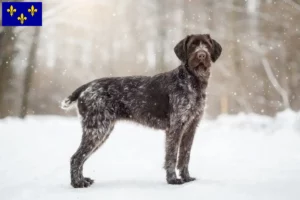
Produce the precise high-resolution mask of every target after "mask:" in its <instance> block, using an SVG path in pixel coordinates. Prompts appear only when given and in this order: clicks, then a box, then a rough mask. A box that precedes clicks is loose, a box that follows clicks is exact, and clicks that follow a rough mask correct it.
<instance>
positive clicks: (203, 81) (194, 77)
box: [181, 63, 210, 88]
mask: <svg viewBox="0 0 300 200" xmlns="http://www.w3.org/2000/svg"><path fill="white" fill-rule="evenodd" d="M181 66H182V69H183V70H184V71H185V72H186V73H187V75H188V76H189V79H190V80H191V81H192V82H193V84H200V85H202V86H205V88H206V87H207V84H208V79H209V77H210V67H209V68H206V69H203V68H199V69H198V70H197V71H196V70H195V71H192V70H190V68H189V67H188V66H187V63H182V64H181Z"/></svg>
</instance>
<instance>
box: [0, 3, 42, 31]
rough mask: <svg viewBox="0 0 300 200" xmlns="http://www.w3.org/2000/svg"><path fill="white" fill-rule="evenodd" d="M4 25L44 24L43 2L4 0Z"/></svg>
mask: <svg viewBox="0 0 300 200" xmlns="http://www.w3.org/2000/svg"><path fill="white" fill-rule="evenodd" d="M2 26H42V2H2Z"/></svg>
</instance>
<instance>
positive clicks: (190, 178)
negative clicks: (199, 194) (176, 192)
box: [182, 177, 196, 183]
mask: <svg viewBox="0 0 300 200" xmlns="http://www.w3.org/2000/svg"><path fill="white" fill-rule="evenodd" d="M182 180H183V182H185V183H187V182H192V181H195V180H196V178H194V177H183V178H182Z"/></svg>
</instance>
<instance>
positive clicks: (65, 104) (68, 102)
mask: <svg viewBox="0 0 300 200" xmlns="http://www.w3.org/2000/svg"><path fill="white" fill-rule="evenodd" d="M89 85H90V83H87V84H84V85H82V86H80V87H79V88H77V89H76V90H75V91H74V92H73V93H72V94H71V95H70V96H69V97H67V98H65V99H64V100H63V101H62V102H61V106H60V107H61V108H62V109H64V110H68V109H71V108H72V107H73V105H74V104H75V103H76V102H77V99H78V97H79V95H80V94H81V92H83V91H84V90H85V89H86V88H87V87H88V86H89Z"/></svg>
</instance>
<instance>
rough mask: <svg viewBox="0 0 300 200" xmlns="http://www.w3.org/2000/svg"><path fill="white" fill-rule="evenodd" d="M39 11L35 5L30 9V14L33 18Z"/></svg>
mask: <svg viewBox="0 0 300 200" xmlns="http://www.w3.org/2000/svg"><path fill="white" fill-rule="evenodd" d="M37 11H38V10H37V9H36V8H34V6H33V5H32V6H31V7H30V8H29V9H28V12H30V13H31V15H32V16H34V13H36V12H37Z"/></svg>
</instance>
